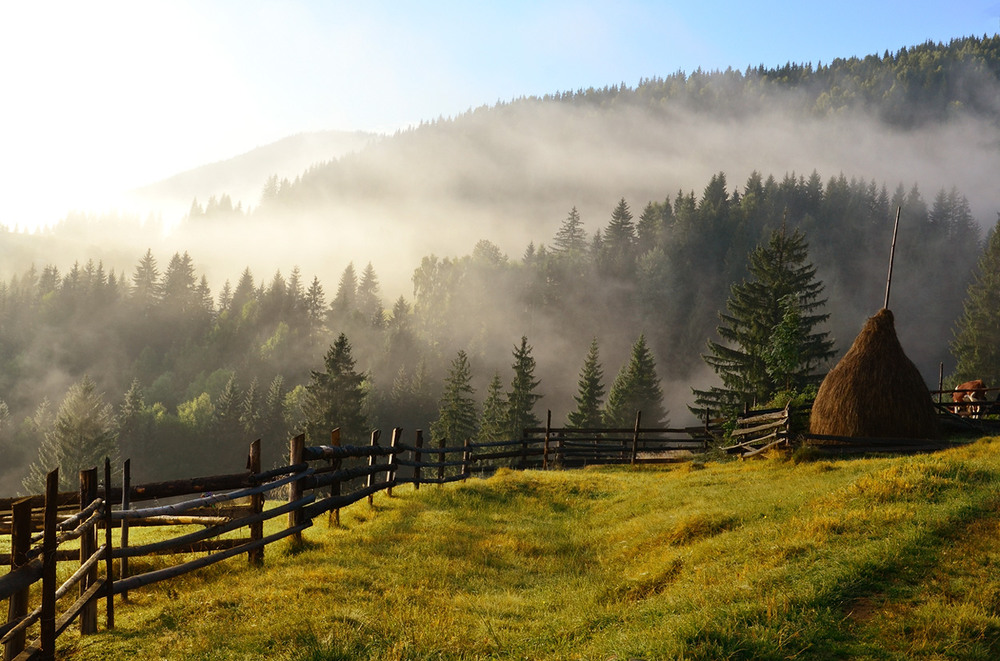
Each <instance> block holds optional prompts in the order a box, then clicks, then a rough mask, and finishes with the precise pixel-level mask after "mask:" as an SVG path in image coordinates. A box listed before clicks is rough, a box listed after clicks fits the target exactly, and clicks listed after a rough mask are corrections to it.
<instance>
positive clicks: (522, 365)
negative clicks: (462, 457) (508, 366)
mask: <svg viewBox="0 0 1000 661" xmlns="http://www.w3.org/2000/svg"><path fill="white" fill-rule="evenodd" d="M513 368H514V379H513V381H512V382H511V384H510V391H509V392H508V393H507V415H508V419H507V422H508V423H509V425H510V427H509V428H508V429H509V432H510V435H511V436H510V438H511V439H518V438H521V437H522V436H523V434H524V429H525V428H526V427H538V426H539V425H540V424H541V421H540V420H539V419H538V417H537V416H536V415H535V413H534V408H535V403H536V402H537V401H538V400H539V399H541V398H542V396H541V395H539V394H537V393H536V392H535V389H536V388H537V387H538V386H539V384H540V383H541V382H540V381H536V380H535V359H534V357H532V355H531V347H530V346H529V345H528V338H527V336H524V335H522V336H521V346H519V347H515V348H514V364H513Z"/></svg>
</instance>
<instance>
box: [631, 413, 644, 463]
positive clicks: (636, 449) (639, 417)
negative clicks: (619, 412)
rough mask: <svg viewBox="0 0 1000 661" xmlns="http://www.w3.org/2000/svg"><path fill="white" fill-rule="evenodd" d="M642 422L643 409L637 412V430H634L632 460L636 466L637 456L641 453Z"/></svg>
mask: <svg viewBox="0 0 1000 661" xmlns="http://www.w3.org/2000/svg"><path fill="white" fill-rule="evenodd" d="M640 422H642V411H636V412H635V430H634V431H633V432H632V462H631V465H632V466H635V458H636V456H637V455H638V454H639V423H640Z"/></svg>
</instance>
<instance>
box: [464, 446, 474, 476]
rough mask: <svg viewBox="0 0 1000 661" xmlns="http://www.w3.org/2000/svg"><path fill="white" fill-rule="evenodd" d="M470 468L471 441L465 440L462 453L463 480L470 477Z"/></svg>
mask: <svg viewBox="0 0 1000 661" xmlns="http://www.w3.org/2000/svg"><path fill="white" fill-rule="evenodd" d="M471 466H472V439H470V438H466V439H465V451H464V452H462V475H464V476H465V478H464V479H466V480H467V479H469V475H471V470H472V469H471Z"/></svg>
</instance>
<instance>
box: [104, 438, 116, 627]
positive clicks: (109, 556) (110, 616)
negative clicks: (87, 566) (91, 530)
mask: <svg viewBox="0 0 1000 661" xmlns="http://www.w3.org/2000/svg"><path fill="white" fill-rule="evenodd" d="M113 528H114V525H113V523H112V521H111V459H110V457H105V458H104V567H105V570H104V573H105V574H106V576H105V579H104V590H105V593H104V606H105V611H104V612H105V616H106V617H107V622H106V626H107V628H108V629H109V630H110V629H114V628H115V590H114V587H115V558H114V554H113V553H112V552H111V549H112V548H113V546H112V543H111V532H112V530H113Z"/></svg>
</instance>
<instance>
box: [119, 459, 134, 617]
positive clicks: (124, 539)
mask: <svg viewBox="0 0 1000 661" xmlns="http://www.w3.org/2000/svg"><path fill="white" fill-rule="evenodd" d="M131 490H132V460H131V459H126V460H125V463H124V464H122V511H123V512H124V511H126V510H128V509H129V508H131V507H132V495H131V493H129V492H130V491H131ZM120 546H121V547H122V551H124V550H125V549H127V548H128V519H127V518H123V519H122V536H121V543H120ZM118 568H119V578H121V579H125V578H128V555H126V554H124V553H123V554H122V559H121V561H120V562H119V565H118ZM122 601H124V602H125V603H128V590H125V591H123V592H122Z"/></svg>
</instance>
